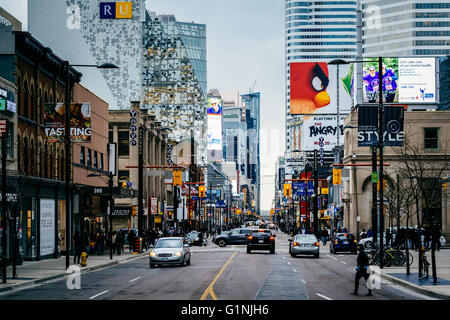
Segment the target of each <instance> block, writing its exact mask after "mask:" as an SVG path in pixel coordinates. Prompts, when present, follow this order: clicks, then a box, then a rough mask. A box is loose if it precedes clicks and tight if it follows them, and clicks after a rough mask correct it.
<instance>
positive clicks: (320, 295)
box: [316, 293, 333, 300]
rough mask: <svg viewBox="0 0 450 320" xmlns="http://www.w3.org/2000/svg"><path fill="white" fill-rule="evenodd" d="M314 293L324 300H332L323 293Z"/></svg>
mask: <svg viewBox="0 0 450 320" xmlns="http://www.w3.org/2000/svg"><path fill="white" fill-rule="evenodd" d="M316 295H318V296H319V297H321V298H324V299H326V300H333V299H331V298H328V297H327V296H324V295H323V294H320V293H316Z"/></svg>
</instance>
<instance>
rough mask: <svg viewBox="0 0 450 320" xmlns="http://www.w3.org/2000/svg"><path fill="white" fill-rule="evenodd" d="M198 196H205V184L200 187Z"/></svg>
mask: <svg viewBox="0 0 450 320" xmlns="http://www.w3.org/2000/svg"><path fill="white" fill-rule="evenodd" d="M198 196H199V197H200V198H205V186H199V187H198Z"/></svg>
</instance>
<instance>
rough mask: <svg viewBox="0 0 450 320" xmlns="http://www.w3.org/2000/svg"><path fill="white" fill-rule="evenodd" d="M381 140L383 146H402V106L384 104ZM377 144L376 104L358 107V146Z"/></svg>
mask: <svg viewBox="0 0 450 320" xmlns="http://www.w3.org/2000/svg"><path fill="white" fill-rule="evenodd" d="M383 119H384V123H383V136H384V138H383V142H384V145H385V146H391V147H393V146H403V138H404V131H403V126H404V107H403V106H384V117H383ZM377 144H378V106H359V107H358V147H369V146H376V145H377Z"/></svg>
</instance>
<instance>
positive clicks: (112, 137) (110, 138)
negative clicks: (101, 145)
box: [108, 130, 114, 143]
mask: <svg viewBox="0 0 450 320" xmlns="http://www.w3.org/2000/svg"><path fill="white" fill-rule="evenodd" d="M108 139H109V143H113V142H114V131H112V130H109V135H108Z"/></svg>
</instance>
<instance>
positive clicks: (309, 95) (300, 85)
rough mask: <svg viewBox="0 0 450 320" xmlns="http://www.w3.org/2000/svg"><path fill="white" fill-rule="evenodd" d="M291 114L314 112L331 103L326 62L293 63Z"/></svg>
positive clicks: (291, 74)
mask: <svg viewBox="0 0 450 320" xmlns="http://www.w3.org/2000/svg"><path fill="white" fill-rule="evenodd" d="M290 77H291V84H290V90H291V110H290V112H291V114H314V113H316V112H317V110H318V109H320V108H322V107H325V106H327V105H329V104H330V96H329V94H328V93H327V87H328V83H329V78H328V66H327V63H326V62H299V63H291V73H290Z"/></svg>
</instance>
